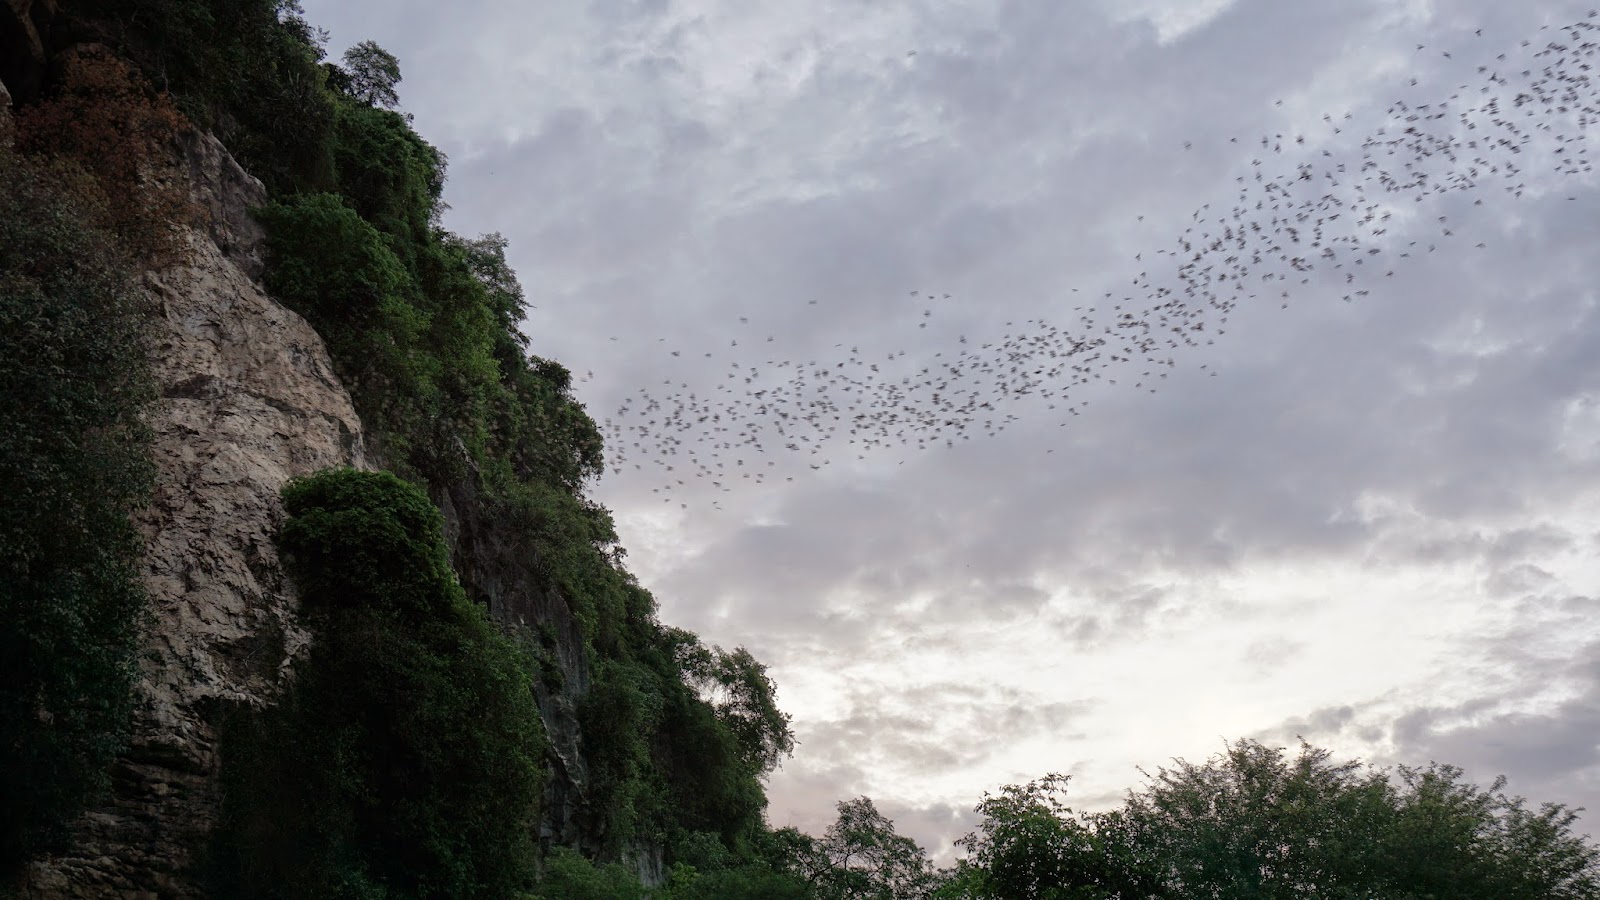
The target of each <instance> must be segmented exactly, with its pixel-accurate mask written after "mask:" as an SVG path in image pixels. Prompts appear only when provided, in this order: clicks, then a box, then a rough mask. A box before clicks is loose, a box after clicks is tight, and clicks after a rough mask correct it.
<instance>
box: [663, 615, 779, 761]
mask: <svg viewBox="0 0 1600 900" xmlns="http://www.w3.org/2000/svg"><path fill="white" fill-rule="evenodd" d="M668 640H669V641H671V642H672V645H673V647H674V652H675V656H676V657H677V661H678V665H679V667H680V668H681V669H682V671H683V678H684V681H685V682H686V683H687V684H688V685H689V686H690V687H692V688H694V689H695V690H696V691H697V692H698V693H699V694H700V696H701V698H702V699H704V700H705V701H706V702H707V703H708V704H710V706H711V708H712V709H713V710H715V711H716V713H717V717H718V718H719V719H721V720H722V723H723V724H724V725H725V726H726V727H727V728H728V730H729V731H731V732H732V733H733V735H734V737H735V738H737V739H738V741H739V745H740V747H741V749H742V750H743V752H744V755H745V757H746V759H747V761H749V762H750V763H751V765H752V766H754V767H755V769H756V770H757V771H759V772H761V773H762V774H766V773H768V772H771V771H772V770H773V769H774V768H776V767H777V765H778V763H779V762H780V761H782V759H783V758H784V757H785V756H788V755H789V754H791V753H793V752H794V732H793V731H791V730H790V728H789V715H788V714H787V713H785V712H784V711H783V710H781V709H779V708H778V700H777V686H776V685H774V684H773V683H772V679H771V678H769V677H767V667H766V666H765V665H762V664H761V662H760V661H758V660H757V659H756V658H755V657H754V656H752V655H751V654H750V651H749V650H746V649H745V648H743V647H736V648H735V649H734V650H733V651H732V652H728V651H725V650H723V649H722V648H721V647H717V646H712V647H706V646H705V645H703V644H701V643H700V640H699V638H697V637H695V636H694V635H693V634H691V633H689V632H687V631H683V630H681V629H676V628H673V629H668Z"/></svg>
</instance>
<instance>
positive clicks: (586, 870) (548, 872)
mask: <svg viewBox="0 0 1600 900" xmlns="http://www.w3.org/2000/svg"><path fill="white" fill-rule="evenodd" d="M544 865H545V868H544V872H543V873H542V875H541V876H540V878H539V889H538V891H536V892H535V893H533V894H530V895H528V896H527V898H526V900H644V898H645V897H646V892H645V888H644V886H643V885H641V884H640V883H639V879H638V878H636V877H634V875H633V873H632V872H629V871H628V870H627V869H625V868H623V867H622V866H621V865H619V864H617V863H609V864H605V865H595V864H594V863H593V862H591V861H589V860H587V859H584V858H583V857H582V856H580V855H579V854H578V853H577V852H576V851H574V850H569V849H567V848H566V847H557V848H555V849H554V850H552V851H550V854H549V855H548V856H546V857H545V863H544Z"/></svg>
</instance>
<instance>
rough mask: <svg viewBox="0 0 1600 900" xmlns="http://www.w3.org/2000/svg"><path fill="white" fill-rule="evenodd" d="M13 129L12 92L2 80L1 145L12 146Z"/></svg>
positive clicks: (0, 104) (0, 90)
mask: <svg viewBox="0 0 1600 900" xmlns="http://www.w3.org/2000/svg"><path fill="white" fill-rule="evenodd" d="M15 137H16V136H15V135H14V134H12V131H11V94H10V92H9V91H7V90H6V84H5V82H3V81H0V147H10V146H11V142H12V141H13V140H14V139H15Z"/></svg>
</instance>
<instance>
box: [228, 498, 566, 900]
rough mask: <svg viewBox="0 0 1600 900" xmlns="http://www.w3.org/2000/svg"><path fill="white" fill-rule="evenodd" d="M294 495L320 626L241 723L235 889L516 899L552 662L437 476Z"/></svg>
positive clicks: (291, 526)
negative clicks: (451, 525) (491, 592)
mask: <svg viewBox="0 0 1600 900" xmlns="http://www.w3.org/2000/svg"><path fill="white" fill-rule="evenodd" d="M284 497H285V505H286V507H287V509H288V511H289V514H290V518H289V520H288V522H287V523H286V524H285V526H284V529H283V532H282V535H281V537H280V544H281V546H282V548H283V550H284V551H285V553H286V554H287V558H288V559H289V560H290V561H291V564H290V567H289V568H290V572H291V574H292V575H293V577H294V579H295V581H296V583H297V584H298V585H299V586H300V587H301V589H302V591H303V594H304V602H305V605H306V608H307V614H308V621H309V622H310V623H311V624H312V627H313V631H314V634H315V641H314V643H313V646H312V649H311V651H310V653H309V654H308V657H307V658H306V660H305V661H304V663H303V664H302V665H301V667H300V668H299V671H298V673H297V678H296V681H295V684H294V685H293V687H292V688H291V689H290V691H289V692H288V694H287V695H286V696H285V697H284V698H283V700H282V702H281V703H280V704H279V705H278V706H277V707H275V708H273V709H270V710H267V711H264V712H261V713H255V714H252V713H243V714H241V715H240V716H239V717H238V719H237V721H236V722H235V723H234V724H233V725H232V726H231V727H230V729H229V736H228V738H227V742H226V745H225V756H224V766H225V780H226V789H227V805H226V809H227V822H226V825H225V828H224V832H223V839H222V841H221V843H220V845H219V849H218V880H219V885H218V890H219V892H221V893H224V894H226V895H228V896H241V897H285V898H287V897H318V898H320V897H395V898H399V897H418V898H421V897H452V898H473V897H483V898H502V897H507V896H511V895H512V894H513V893H515V891H517V890H519V889H521V888H523V887H525V886H526V885H527V884H528V883H529V882H530V881H531V878H532V866H533V860H534V848H533V838H532V835H533V829H534V827H535V824H536V822H537V819H538V813H539V807H538V798H539V797H540V796H541V794H542V791H543V779H544V771H543V769H542V766H541V759H542V755H543V753H544V752H545V743H544V738H543V728H542V725H541V723H540V720H539V715H538V710H537V708H536V707H535V705H534V701H533V692H532V684H531V683H530V675H529V673H530V671H531V670H532V668H533V662H532V660H530V659H529V658H528V657H527V656H526V654H524V653H523V652H521V651H520V650H518V649H517V647H516V646H515V645H514V643H513V642H512V641H510V640H509V639H508V638H506V637H505V636H504V635H502V634H501V633H500V632H499V631H498V630H496V628H495V627H494V626H493V625H492V624H491V623H490V622H489V621H488V619H487V618H486V617H485V615H484V614H483V612H482V611H481V610H479V609H478V608H477V607H474V606H473V605H472V604H471V603H469V602H468V601H467V599H466V597H465V595H464V594H463V593H462V591H461V588H460V586H459V585H457V584H456V583H455V580H454V578H453V576H452V575H451V574H450V570H449V566H448V557H447V554H446V550H445V546H444V537H443V534H442V531H441V528H440V517H439V514H438V511H437V510H435V509H434V508H433V506H432V505H431V504H430V503H429V502H428V499H427V497H426V496H425V495H424V494H422V492H421V491H419V490H418V489H417V488H415V487H413V486H411V485H409V484H407V483H405V482H403V481H401V480H400V479H398V478H396V477H395V476H393V475H391V474H389V473H386V472H357V471H353V470H349V469H345V470H335V471H329V472H323V473H320V474H318V475H315V476H312V477H310V478H307V479H303V480H298V481H294V482H291V483H290V484H289V486H288V487H286V488H285V490H284Z"/></svg>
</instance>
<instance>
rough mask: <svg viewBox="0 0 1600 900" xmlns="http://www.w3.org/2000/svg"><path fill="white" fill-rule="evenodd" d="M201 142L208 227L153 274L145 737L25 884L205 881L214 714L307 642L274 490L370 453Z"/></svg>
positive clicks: (263, 687) (150, 892) (255, 186)
mask: <svg viewBox="0 0 1600 900" xmlns="http://www.w3.org/2000/svg"><path fill="white" fill-rule="evenodd" d="M193 143H194V147H193V150H194V151H195V152H194V153H193V154H191V155H190V167H191V174H192V175H193V177H194V178H195V179H196V181H195V185H194V187H195V193H196V197H195V199H196V201H197V202H198V203H200V204H201V205H202V206H203V207H204V208H206V209H207V210H210V211H212V212H213V217H212V218H213V221H212V225H211V227H210V229H209V233H206V232H202V231H199V230H193V229H191V230H190V231H189V232H188V234H187V236H186V240H187V250H188V252H187V253H186V254H185V259H184V260H183V262H182V263H181V264H179V265H176V266H173V267H172V268H169V269H167V270H164V271H161V272H158V273H151V274H150V275H148V276H147V277H146V288H147V290H148V292H149V295H150V298H151V301H152V305H153V307H154V309H155V310H156V314H157V315H158V317H159V321H158V323H157V325H156V332H157V334H156V337H155V347H154V350H155V352H154V360H153V361H154V366H155V371H156V376H157V379H158V383H159V384H160V387H161V392H162V393H161V400H160V401H159V403H158V404H157V405H156V407H155V408H154V409H153V411H152V413H151V415H150V422H151V425H152V427H153V429H154V432H155V445H154V454H155V459H156V463H157V466H158V472H159V474H158V479H157V486H156V491H155V497H154V501H153V503H152V504H151V506H150V508H149V509H148V510H147V511H146V512H145V513H144V514H143V515H142V516H141V519H140V523H139V524H140V527H141V530H142V531H143V533H144V535H145V539H146V551H145V558H144V578H145V583H146V585H147V586H148V589H149V592H150V599H151V608H152V614H153V616H152V618H153V625H152V627H151V630H150V633H149V634H148V637H147V641H146V648H145V653H144V654H143V657H142V664H141V672H140V680H139V685H138V696H139V708H138V711H137V713H136V716H135V723H134V736H133V746H132V749H131V750H130V751H129V752H128V753H127V754H126V755H125V757H124V758H123V759H122V760H120V761H119V763H118V766H117V769H116V772H115V785H114V799H113V800H112V802H111V803H109V804H107V805H106V806H105V807H103V808H101V809H97V810H94V811H93V812H91V813H90V814H88V815H86V816H85V817H84V818H83V819H82V821H81V822H80V823H79V824H78V827H77V829H76V831H77V833H76V835H75V839H74V841H73V842H72V847H73V849H72V851H71V852H70V853H69V854H65V855H62V856H58V857H52V858H46V859H43V860H40V861H37V862H35V863H34V865H33V866H32V867H31V868H30V873H29V879H30V882H31V883H30V885H29V888H30V890H31V891H32V893H29V894H26V896H30V897H106V896H116V897H152V898H153V897H162V898H169V897H177V898H185V897H198V896H203V892H202V891H201V889H200V887H199V885H198V884H197V882H196V879H197V877H198V876H197V875H196V872H195V867H196V865H197V862H198V859H199V857H200V855H201V854H202V853H203V852H204V850H205V847H206V844H207V837H208V835H209V833H210V832H211V830H212V828H213V827H214V825H215V823H216V821H217V816H218V809H219V800H220V798H219V790H218V784H217V772H218V762H219V761H218V756H217V726H218V724H219V718H220V717H221V715H222V713H223V712H224V711H225V710H226V709H227V708H228V707H229V706H230V705H231V704H252V705H253V704H261V703H264V702H267V701H268V700H270V699H271V698H272V697H273V696H274V695H275V694H276V693H277V691H278V690H279V689H280V687H281V685H282V684H283V681H284V678H285V677H286V676H287V675H288V674H289V670H290V668H291V666H292V664H293V661H294V659H295V658H296V656H297V654H298V653H299V651H300V650H301V649H302V648H303V647H304V645H305V643H306V641H307V635H306V633H305V632H304V631H303V630H302V629H301V628H300V627H299V626H298V625H297V624H296V621H295V611H296V609H297V606H298V602H297V599H296V597H295V595H294V592H293V590H292V587H291V585H290V584H289V583H288V582H287V581H286V580H285V579H284V578H283V577H282V574H281V571H280V567H279V561H278V556H277V551H276V548H275V546H274V543H273V536H274V534H275V532H276V531H277V528H278V525H279V523H280V522H281V520H282V507H281V504H280V502H279V498H278V491H279V489H280V488H282V486H283V484H284V482H286V481H287V480H288V479H290V478H292V477H295V476H298V475H305V474H309V473H311V472H314V471H316V470H318V469H322V468H325V467H328V466H337V465H354V466H359V467H365V466H366V464H367V459H366V453H365V450H364V448H363V441H362V436H361V425H360V422H359V421H358V419H357V417H356V413H355V409H354V407H353V406H352V405H351V402H350V397H349V395H348V394H347V393H346V392H345V390H344V388H343V387H342V386H341V385H340V383H339V381H338V380H337V378H336V377H335V376H334V371H333V365H332V362H331V360H330V359H329V357H328V352H327V349H326V347H325V346H324V345H323V342H322V339H321V338H320V337H319V336H318V335H317V333H316V332H315V331H313V330H312V328H311V327H310V326H309V325H308V324H307V323H306V322H305V320H303V319H301V318H300V317H299V316H298V315H296V314H295V313H293V312H290V311H289V310H287V309H285V308H284V307H282V306H280V305H279V304H278V303H276V302H275V301H273V300H272V299H271V298H269V297H267V296H266V295H265V294H264V293H262V291H261V289H260V287H259V286H258V285H257V284H256V283H255V281H254V280H253V279H252V278H251V276H250V275H249V274H247V272H246V271H244V270H243V269H241V267H240V265H239V264H238V263H237V262H235V260H236V259H242V260H244V261H245V262H246V263H248V262H249V261H251V260H257V261H259V259H260V256H259V254H260V249H259V240H256V239H253V238H252V237H251V235H252V234H255V235H258V234H259V232H252V231H251V230H250V228H251V227H253V226H249V225H248V217H247V215H246V214H245V212H244V209H245V207H246V206H248V204H249V203H250V202H254V201H252V199H251V198H253V197H256V196H259V183H256V182H254V180H253V179H250V178H249V177H248V176H246V175H243V173H242V172H241V171H239V170H238V166H237V164H235V163H233V161H232V160H231V159H229V158H227V154H226V152H225V151H222V150H221V147H220V145H216V144H215V142H208V141H207V140H206V139H204V138H202V139H199V140H197V141H195V142H193ZM252 191H255V192H256V193H252ZM218 235H220V237H218ZM224 243H225V244H226V245H227V246H226V247H224V246H220V245H221V244H224Z"/></svg>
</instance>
